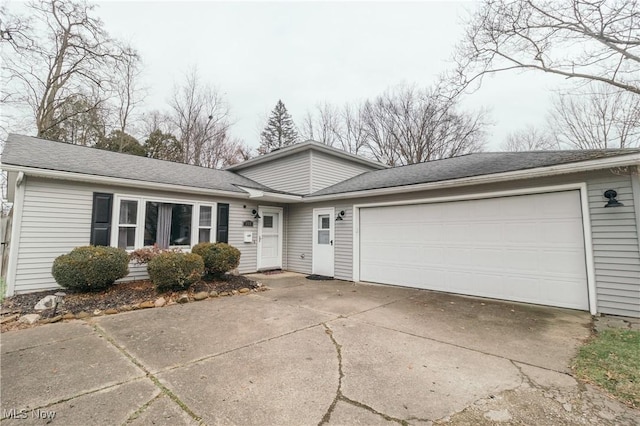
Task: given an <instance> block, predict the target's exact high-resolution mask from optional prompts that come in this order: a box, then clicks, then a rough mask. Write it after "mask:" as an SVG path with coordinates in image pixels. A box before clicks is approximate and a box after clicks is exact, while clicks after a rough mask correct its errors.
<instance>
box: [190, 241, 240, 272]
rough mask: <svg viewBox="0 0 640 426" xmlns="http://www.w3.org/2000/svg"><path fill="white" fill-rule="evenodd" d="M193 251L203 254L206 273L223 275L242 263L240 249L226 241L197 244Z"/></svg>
mask: <svg viewBox="0 0 640 426" xmlns="http://www.w3.org/2000/svg"><path fill="white" fill-rule="evenodd" d="M191 253H195V254H198V255H200V256H202V259H203V260H204V270H205V273H206V274H207V275H209V276H213V277H221V276H222V275H224V274H225V272H229V271H231V270H233V269H235V268H237V267H238V264H239V263H240V250H238V249H237V248H235V247H233V246H230V245H229V244H225V243H200V244H196V245H195V246H193V248H192V249H191Z"/></svg>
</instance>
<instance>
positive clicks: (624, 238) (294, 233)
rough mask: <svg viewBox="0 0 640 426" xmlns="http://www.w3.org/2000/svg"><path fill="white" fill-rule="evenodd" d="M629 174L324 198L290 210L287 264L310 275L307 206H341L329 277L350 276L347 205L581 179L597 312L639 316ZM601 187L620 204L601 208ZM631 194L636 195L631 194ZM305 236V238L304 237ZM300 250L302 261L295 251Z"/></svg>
mask: <svg viewBox="0 0 640 426" xmlns="http://www.w3.org/2000/svg"><path fill="white" fill-rule="evenodd" d="M632 178H633V176H629V175H625V174H620V173H611V172H608V171H599V172H592V173H590V174H588V175H587V174H584V173H580V174H572V175H565V176H559V177H549V178H541V179H529V180H520V181H513V182H509V183H501V184H491V185H476V186H467V187H463V188H451V189H446V190H433V191H422V192H415V193H411V194H401V193H399V194H394V195H387V196H382V197H366V198H357V199H354V200H348V201H341V200H336V201H326V202H319V203H313V204H306V205H303V206H296V207H295V208H292V210H291V213H290V218H289V235H290V239H291V240H292V243H293V242H295V244H292V245H291V248H290V253H289V255H290V257H289V259H290V261H291V263H290V265H289V269H290V270H292V271H297V272H302V273H310V272H311V265H312V259H311V255H312V247H311V232H312V231H311V229H312V222H311V220H312V219H311V216H312V212H313V208H318V207H335V209H336V212H338V211H340V210H345V212H346V215H345V220H344V221H342V223H341V222H336V227H335V247H336V249H335V277H336V278H339V279H344V280H352V279H353V270H352V268H353V205H354V204H368V203H380V202H390V201H407V202H411V200H420V199H428V198H436V197H445V196H456V195H466V194H473V193H485V192H487V193H488V192H496V191H507V190H512V189H521V188H535V187H544V186H555V185H564V184H571V183H580V182H586V183H587V193H588V201H589V216H590V219H591V235H592V243H593V244H592V247H593V257H594V269H595V286H596V304H597V311H598V312H600V313H605V314H613V315H623V316H632V317H640V253H639V247H640V245H639V244H640V242H639V241H638V228H637V226H638V225H637V214H636V213H637V212H636V211H635V208H634V195H633V192H632V185H631V179H632ZM607 189H615V190H616V191H618V200H619V201H621V202H622V203H624V204H625V206H624V207H616V208H606V209H605V208H604V205H605V204H606V201H607V200H606V199H605V198H604V197H603V195H602V194H603V193H604V191H605V190H607ZM635 196H636V197H638V196H640V194H636V195H635ZM305 236H306V240H305V239H304V238H305ZM303 251H304V252H305V253H307V256H306V257H305V259H304V261H301V260H299V259H294V258H295V253H297V252H303Z"/></svg>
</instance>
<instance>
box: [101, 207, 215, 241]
mask: <svg viewBox="0 0 640 426" xmlns="http://www.w3.org/2000/svg"><path fill="white" fill-rule="evenodd" d="M114 199H115V201H114V204H115V206H114V212H115V213H114V216H116V217H114V219H113V223H114V225H113V228H114V229H113V231H112V232H111V241H112V243H113V244H114V245H116V244H117V246H118V247H121V248H123V249H126V250H135V249H137V248H140V247H145V246H152V245H157V246H158V247H161V248H167V247H181V248H188V247H191V246H192V245H194V244H197V243H199V242H211V241H215V237H216V235H215V230H216V228H215V220H216V204H213V203H212V204H199V203H195V202H194V203H184V202H180V201H177V200H170V199H168V200H163V199H153V198H137V197H136V198H133V197H126V196H123V197H121V198H120V197H118V196H117V195H116V196H115V198H114ZM94 210H95V207H94ZM94 214H95V213H94ZM96 217H98V216H96ZM100 219H101V220H102V217H100ZM96 220H97V219H96ZM227 220H228V219H227ZM92 232H94V231H93V230H92Z"/></svg>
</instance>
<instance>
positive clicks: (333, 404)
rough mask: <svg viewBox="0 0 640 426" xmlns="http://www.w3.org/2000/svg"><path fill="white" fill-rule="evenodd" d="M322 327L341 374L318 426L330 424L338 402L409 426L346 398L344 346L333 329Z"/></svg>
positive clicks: (326, 326)
mask: <svg viewBox="0 0 640 426" xmlns="http://www.w3.org/2000/svg"><path fill="white" fill-rule="evenodd" d="M322 325H323V326H324V329H325V333H326V334H327V336H329V339H331V343H333V346H334V347H335V348H336V354H337V358H338V373H339V375H338V389H337V390H336V396H335V398H334V399H333V401H332V402H331V405H330V406H329V408H328V409H327V412H326V413H325V414H324V416H323V417H322V419H321V420H320V422H319V423H318V426H321V425H324V424H327V423H328V422H329V420H330V419H331V414H333V411H334V410H335V408H336V405H337V404H338V401H343V402H346V403H348V404H351V405H353V406H355V407H358V408H362V409H364V410H367V411H369V412H370V413H373V414H376V415H378V416H380V417H382V418H384V419H385V420H388V421H392V422H396V423H398V424H401V425H403V426H405V425H407V424H408V423H407V422H406V421H405V420H402V419H397V418H395V417H391V416H389V415H387V414H384V413H381V412H379V411H377V410H376V409H374V408H373V407H370V406H368V405H366V404H363V403H361V402H359V401H355V400H353V399H351V398H348V397H346V396H345V395H344V394H343V393H342V379H343V378H344V377H345V375H344V371H343V369H342V345H340V344H339V343H338V341H337V340H336V338H335V337H334V335H333V330H332V329H331V327H329V326H328V325H327V324H326V323H323V324H322Z"/></svg>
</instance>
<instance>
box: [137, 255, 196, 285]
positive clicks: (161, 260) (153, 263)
mask: <svg viewBox="0 0 640 426" xmlns="http://www.w3.org/2000/svg"><path fill="white" fill-rule="evenodd" d="M147 271H148V272H149V278H151V281H152V282H153V284H155V286H156V287H157V288H158V290H182V289H186V288H188V287H189V286H190V285H191V284H193V283H195V282H198V281H200V279H201V278H202V274H203V273H204V262H203V261H202V257H200V256H198V255H197V254H194V253H177V252H165V253H160V254H158V255H157V256H154V257H153V259H151V260H150V261H149V263H148V264H147Z"/></svg>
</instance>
